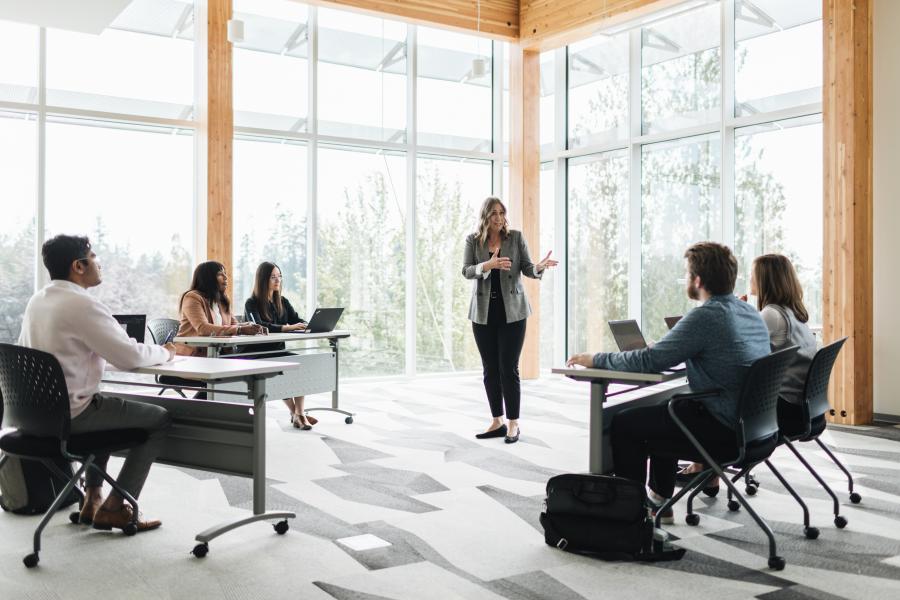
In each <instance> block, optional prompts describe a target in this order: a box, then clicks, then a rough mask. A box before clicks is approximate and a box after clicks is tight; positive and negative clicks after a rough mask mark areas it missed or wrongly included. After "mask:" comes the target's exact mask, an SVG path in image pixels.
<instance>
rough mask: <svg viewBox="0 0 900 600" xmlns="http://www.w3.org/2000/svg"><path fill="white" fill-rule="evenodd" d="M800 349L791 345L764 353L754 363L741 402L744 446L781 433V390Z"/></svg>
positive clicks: (742, 391)
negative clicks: (779, 423)
mask: <svg viewBox="0 0 900 600" xmlns="http://www.w3.org/2000/svg"><path fill="white" fill-rule="evenodd" d="M797 350H798V347H797V346H791V347H790V348H785V349H784V350H779V351H778V352H773V353H772V354H769V355H768V356H763V357H762V358H759V359H757V360H755V361H754V362H753V364H751V365H750V369H749V371H748V372H747V378H746V379H745V380H744V385H743V387H742V388H741V397H740V400H739V401H738V419H739V420H740V422H741V425H742V427H741V433H742V435H743V438H744V439H743V442H744V445H747V444H751V443H753V442H755V441H762V440H766V439H768V438H771V437H773V436H775V435H776V434H777V433H778V413H777V406H778V392H779V390H780V389H781V384H782V380H783V379H784V374H785V372H786V371H787V369H788V367H789V366H790V365H791V363H793V362H794V358H795V356H796V354H797Z"/></svg>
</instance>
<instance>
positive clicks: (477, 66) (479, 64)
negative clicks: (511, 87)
mask: <svg viewBox="0 0 900 600" xmlns="http://www.w3.org/2000/svg"><path fill="white" fill-rule="evenodd" d="M476 11H477V12H476V16H475V31H476V35H477V36H478V40H477V42H476V44H477V46H476V50H475V52H476V53H477V55H476V56H475V58H474V59H473V60H472V78H473V79H474V78H475V77H483V76H484V74H485V73H486V72H487V62H486V61H485V60H484V59H483V58H482V57H481V0H478V1H477V3H476Z"/></svg>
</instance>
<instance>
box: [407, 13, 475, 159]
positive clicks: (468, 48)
mask: <svg viewBox="0 0 900 600" xmlns="http://www.w3.org/2000/svg"><path fill="white" fill-rule="evenodd" d="M417 36H418V43H419V47H418V49H417V52H418V57H419V61H418V81H417V82H416V85H417V94H418V112H417V113H416V118H417V123H418V128H419V134H418V135H419V139H418V143H419V144H420V145H423V146H438V147H441V148H455V149H458V150H475V151H479V152H490V151H491V148H492V146H491V139H492V132H491V118H492V114H493V103H492V97H491V84H492V76H491V68H492V61H491V54H492V50H491V42H490V40H485V39H481V38H479V37H476V36H472V35H465V34H462V33H452V32H449V31H443V30H440V29H431V28H428V27H419V28H418V33H417ZM476 59H480V61H481V62H478V63H476V62H475V60H476Z"/></svg>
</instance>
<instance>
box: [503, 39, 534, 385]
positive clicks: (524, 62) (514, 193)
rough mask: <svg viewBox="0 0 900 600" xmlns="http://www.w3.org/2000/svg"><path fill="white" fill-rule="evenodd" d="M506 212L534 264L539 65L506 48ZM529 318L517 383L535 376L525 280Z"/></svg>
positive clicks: (528, 286) (528, 288)
mask: <svg viewBox="0 0 900 600" xmlns="http://www.w3.org/2000/svg"><path fill="white" fill-rule="evenodd" d="M509 68H510V73H509V110H510V115H509V123H510V132H509V134H510V135H509V196H508V198H507V200H508V202H507V205H508V206H509V212H510V222H511V224H512V226H513V228H515V229H520V230H521V231H522V234H523V235H524V236H525V240H526V241H527V242H528V249H529V250H530V252H531V258H532V260H534V261H535V262H536V261H538V260H540V259H541V258H542V257H541V256H539V254H540V252H541V251H542V248H541V247H540V239H541V237H540V216H541V214H540V207H541V205H540V177H541V147H540V114H541V112H540V108H541V107H540V102H541V93H540V92H541V59H540V54H539V53H538V52H533V51H530V50H523V49H522V47H521V46H515V45H513V46H510V57H509ZM525 293H526V294H528V300H529V301H530V302H531V308H532V311H533V312H532V314H531V317H530V318H529V319H528V326H527V328H526V330H525V346H524V348H523V349H522V357H521V360H520V363H519V371H520V373H521V376H522V378H523V379H536V378H537V377H539V376H540V312H541V302H540V300H541V296H540V283H539V282H538V281H535V280H533V279H529V278H525Z"/></svg>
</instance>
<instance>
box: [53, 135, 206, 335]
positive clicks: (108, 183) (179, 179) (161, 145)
mask: <svg viewBox="0 0 900 600" xmlns="http://www.w3.org/2000/svg"><path fill="white" fill-rule="evenodd" d="M82 123H84V124H75V123H72V122H49V123H48V124H47V200H46V207H47V208H46V210H47V217H46V218H47V232H48V236H52V235H55V234H57V233H68V234H76V235H87V236H89V237H90V238H91V243H92V244H93V248H94V251H95V252H96V253H97V256H98V257H99V259H100V264H101V265H102V266H103V283H102V284H101V285H99V286H98V287H96V288H94V291H93V293H95V294H96V295H97V297H98V298H100V299H101V300H102V301H103V302H105V303H106V304H107V306H109V307H110V309H111V310H112V311H113V312H114V313H142V314H146V315H147V317H148V318H155V317H170V318H175V317H177V316H178V299H179V298H180V297H181V294H182V293H184V291H185V290H186V289H188V286H189V284H190V281H191V273H192V272H193V258H192V247H193V235H192V231H193V223H194V219H193V216H194V215H193V207H194V181H193V145H194V140H193V137H191V136H189V135H172V133H171V130H168V129H166V130H159V131H153V130H149V128H144V129H143V130H131V129H125V128H124V127H123V128H118V129H113V128H110V127H108V126H107V125H108V124H105V123H100V122H82ZM151 206H152V207H153V210H147V207H151Z"/></svg>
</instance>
